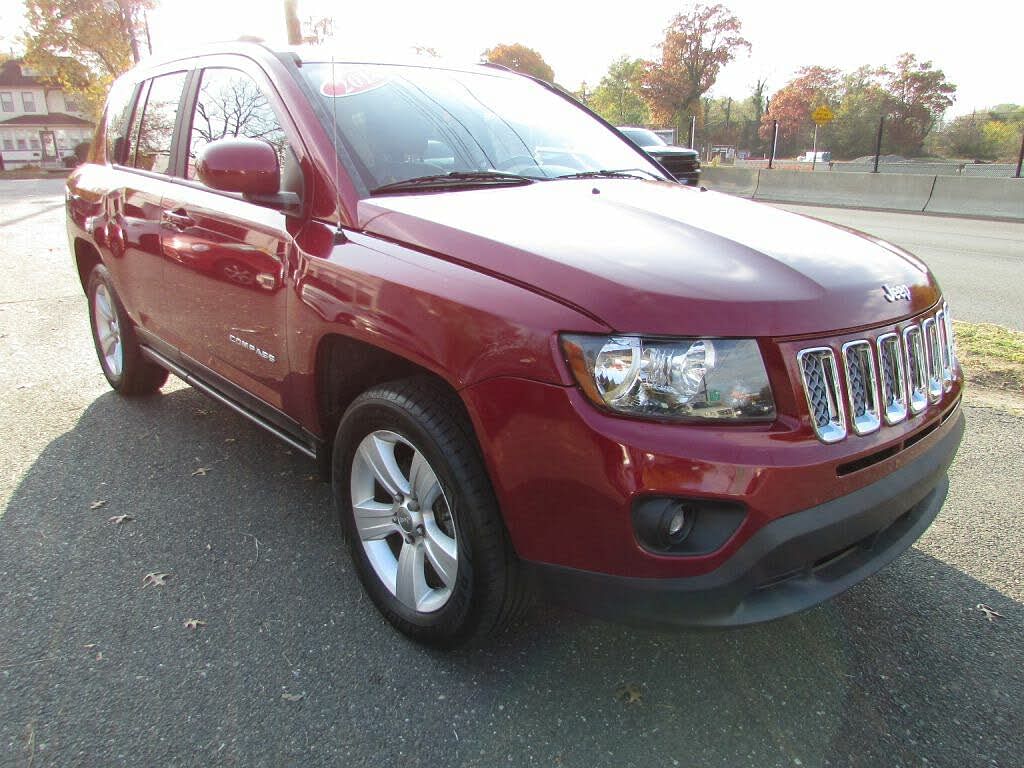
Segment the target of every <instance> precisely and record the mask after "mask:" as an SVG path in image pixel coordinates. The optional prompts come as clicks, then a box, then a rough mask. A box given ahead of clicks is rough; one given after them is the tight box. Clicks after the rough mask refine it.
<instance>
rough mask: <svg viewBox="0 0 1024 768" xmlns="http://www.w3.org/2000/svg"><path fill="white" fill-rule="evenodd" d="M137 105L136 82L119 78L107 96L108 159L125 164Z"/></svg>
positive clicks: (116, 163)
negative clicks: (130, 129)
mask: <svg viewBox="0 0 1024 768" xmlns="http://www.w3.org/2000/svg"><path fill="white" fill-rule="evenodd" d="M133 106H135V83H133V82H130V81H128V80H118V81H117V82H116V83H114V87H113V88H111V89H110V95H109V96H108V97H107V122H106V125H105V126H104V134H105V135H106V142H107V161H108V162H111V163H113V164H114V165H124V162H125V158H126V157H127V156H128V128H129V127H130V125H131V119H132V107H133Z"/></svg>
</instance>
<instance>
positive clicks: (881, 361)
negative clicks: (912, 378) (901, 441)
mask: <svg viewBox="0 0 1024 768" xmlns="http://www.w3.org/2000/svg"><path fill="white" fill-rule="evenodd" d="M876 344H877V346H878V370H879V374H880V376H881V382H880V384H881V395H882V415H883V416H884V417H885V423H886V424H898V423H899V422H901V421H903V420H904V419H905V418H907V377H906V374H905V372H904V370H903V350H902V349H900V337H899V334H898V333H885V334H882V335H881V336H879V337H878V340H877V342H876Z"/></svg>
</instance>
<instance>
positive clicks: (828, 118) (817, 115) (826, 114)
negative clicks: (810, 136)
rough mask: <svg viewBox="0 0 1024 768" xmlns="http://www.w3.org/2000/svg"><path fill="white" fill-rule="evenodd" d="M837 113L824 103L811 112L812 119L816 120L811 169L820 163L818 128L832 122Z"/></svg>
mask: <svg viewBox="0 0 1024 768" xmlns="http://www.w3.org/2000/svg"><path fill="white" fill-rule="evenodd" d="M834 117H835V115H834V114H833V113H832V110H831V109H829V108H828V107H826V106H824V105H822V106H820V107H818V108H817V109H815V110H814V111H813V112H811V120H813V121H814V147H813V149H812V150H811V170H812V171H813V170H814V167H815V166H816V165H817V164H818V128H819V127H821V126H822V125H827V124H828V123H831V122H832V120H833V118H834Z"/></svg>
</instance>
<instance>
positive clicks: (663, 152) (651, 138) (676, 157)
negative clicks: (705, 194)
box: [618, 125, 700, 187]
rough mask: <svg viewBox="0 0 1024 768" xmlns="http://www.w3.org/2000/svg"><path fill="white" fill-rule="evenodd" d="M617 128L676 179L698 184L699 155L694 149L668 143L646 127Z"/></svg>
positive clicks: (687, 183)
mask: <svg viewBox="0 0 1024 768" xmlns="http://www.w3.org/2000/svg"><path fill="white" fill-rule="evenodd" d="M618 130H619V131H620V132H621V133H622V135H623V136H625V137H626V138H627V139H629V140H630V141H632V142H633V143H634V144H636V145H637V146H638V147H640V149H642V150H643V151H644V152H646V153H647V154H648V155H650V156H651V157H653V158H654V159H655V160H657V161H658V162H659V163H661V165H662V166H663V167H664V168H665V170H666V171H668V172H669V173H671V174H672V176H673V177H675V179H676V181H678V182H680V183H681V184H686V185H688V186H691V187H696V186H697V185H698V184H700V155H698V154H697V151H696V150H693V149H687V148H686V147H677V146H675V145H673V144H669V143H668V142H667V141H665V140H664V139H663V138H661V136H659V135H658V134H656V133H655V132H654V131H651V130H648V129H647V128H636V127H633V126H629V125H625V126H620V127H619V128H618Z"/></svg>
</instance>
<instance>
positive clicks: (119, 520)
mask: <svg viewBox="0 0 1024 768" xmlns="http://www.w3.org/2000/svg"><path fill="white" fill-rule="evenodd" d="M134 519H135V518H134V517H132V516H131V515H114V516H113V517H108V518H107V522H108V523H114V524H115V525H121V524H123V523H130V522H131V521H132V520H134Z"/></svg>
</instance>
